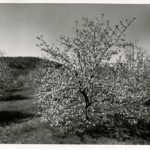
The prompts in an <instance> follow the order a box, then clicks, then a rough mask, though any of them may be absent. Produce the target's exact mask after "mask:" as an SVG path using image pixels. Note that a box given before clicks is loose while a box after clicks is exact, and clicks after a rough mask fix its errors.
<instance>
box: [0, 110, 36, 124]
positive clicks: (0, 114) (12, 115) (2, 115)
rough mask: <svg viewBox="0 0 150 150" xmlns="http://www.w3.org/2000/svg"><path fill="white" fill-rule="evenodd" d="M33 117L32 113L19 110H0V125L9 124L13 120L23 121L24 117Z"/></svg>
mask: <svg viewBox="0 0 150 150" xmlns="http://www.w3.org/2000/svg"><path fill="white" fill-rule="evenodd" d="M32 117H34V114H30V113H23V112H20V111H0V126H5V125H9V124H10V123H14V122H23V121H24V120H25V119H30V118H32Z"/></svg>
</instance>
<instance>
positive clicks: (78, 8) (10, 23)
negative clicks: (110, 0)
mask: <svg viewBox="0 0 150 150" xmlns="http://www.w3.org/2000/svg"><path fill="white" fill-rule="evenodd" d="M102 12H104V14H105V16H106V18H108V19H110V20H111V21H112V23H117V22H119V21H120V20H124V19H126V18H128V19H131V18H132V17H134V16H136V18H137V19H136V20H135V21H134V23H133V24H132V25H131V26H130V27H129V29H128V31H127V32H126V33H127V37H128V39H130V40H140V45H142V47H144V48H147V49H149V51H150V5H131V4H130V5H123V4H122V5H108V4H107V5H102V4H0V50H2V51H5V53H6V55H7V56H40V55H41V51H40V50H39V48H38V47H36V46H35V45H36V43H37V39H36V37H37V36H38V35H41V34H43V36H44V37H45V39H46V41H48V43H49V44H52V43H55V41H56V39H58V38H59V36H60V35H61V34H63V35H71V33H72V28H73V27H74V25H75V20H81V17H82V16H84V17H100V14H101V13H102Z"/></svg>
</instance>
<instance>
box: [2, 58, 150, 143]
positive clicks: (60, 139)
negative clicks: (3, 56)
mask: <svg viewBox="0 0 150 150" xmlns="http://www.w3.org/2000/svg"><path fill="white" fill-rule="evenodd" d="M10 59H11V58H10ZM13 59H14V58H13ZM19 59H20V62H19V63H21V59H23V60H24V58H19ZM35 59H36V58H35ZM28 63H29V62H28ZM28 63H27V66H28ZM23 64H24V62H23ZM30 64H33V63H31V62H30ZM19 66H22V64H19ZM11 67H12V66H11ZM15 67H16V65H15ZM13 68H14V67H13ZM31 68H32V67H31ZM32 69H33V68H32ZM32 69H30V71H32ZM27 70H28V68H27V67H24V69H23V70H22V72H26V71H27ZM15 71H16V72H15V74H18V75H17V78H15V80H16V81H17V82H19V84H18V83H16V85H15V87H12V88H11V89H6V90H5V92H4V93H3V95H2V96H1V97H0V143H6V144H8V143H9V144H10V143H24V144H150V125H149V124H144V123H143V122H142V120H141V122H139V123H138V124H137V125H136V126H134V125H133V126H131V125H130V124H127V123H126V122H123V121H120V118H119V116H116V125H115V128H112V127H109V126H107V122H106V124H105V125H104V124H103V125H99V126H95V127H94V128H93V127H92V128H90V127H89V128H83V126H80V125H74V126H72V127H70V128H67V129H66V127H65V126H64V127H62V128H61V130H57V129H55V128H50V127H49V125H48V124H46V123H45V124H44V123H41V121H40V115H38V114H37V111H36V104H35V103H34V101H35V97H34V95H33V89H32V88H31V87H30V86H26V84H21V83H20V82H23V83H24V82H27V81H28V80H25V77H26V76H27V75H28V74H27V73H26V74H22V72H19V69H17V70H15ZM28 73H29V71H28ZM20 75H21V76H23V77H22V78H21V79H19V80H17V79H18V78H20V77H19V76H20ZM146 107H147V106H146ZM77 126H78V127H77Z"/></svg>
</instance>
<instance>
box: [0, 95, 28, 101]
mask: <svg viewBox="0 0 150 150" xmlns="http://www.w3.org/2000/svg"><path fill="white" fill-rule="evenodd" d="M25 99H29V97H27V96H22V95H20V94H17V95H9V96H3V97H0V101H19V100H25Z"/></svg>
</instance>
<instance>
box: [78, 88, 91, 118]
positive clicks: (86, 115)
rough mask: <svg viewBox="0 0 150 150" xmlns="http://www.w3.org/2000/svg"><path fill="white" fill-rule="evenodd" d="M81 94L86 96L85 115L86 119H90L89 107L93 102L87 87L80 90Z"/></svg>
mask: <svg viewBox="0 0 150 150" xmlns="http://www.w3.org/2000/svg"><path fill="white" fill-rule="evenodd" d="M80 92H81V94H82V95H83V97H84V100H85V117H86V120H89V114H88V109H89V107H90V106H91V102H90V100H89V98H88V96H87V94H86V91H85V89H84V90H80Z"/></svg>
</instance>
